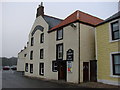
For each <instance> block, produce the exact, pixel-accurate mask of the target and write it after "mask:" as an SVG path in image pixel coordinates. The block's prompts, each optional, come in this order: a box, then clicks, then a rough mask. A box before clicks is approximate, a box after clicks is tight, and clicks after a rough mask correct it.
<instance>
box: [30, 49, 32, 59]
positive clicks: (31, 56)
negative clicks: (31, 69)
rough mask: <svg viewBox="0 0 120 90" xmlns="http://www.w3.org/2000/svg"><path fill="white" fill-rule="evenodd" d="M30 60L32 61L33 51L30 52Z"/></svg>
mask: <svg viewBox="0 0 120 90" xmlns="http://www.w3.org/2000/svg"><path fill="white" fill-rule="evenodd" d="M30 60H33V50H32V51H30Z"/></svg>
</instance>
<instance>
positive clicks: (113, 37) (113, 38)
mask: <svg viewBox="0 0 120 90" xmlns="http://www.w3.org/2000/svg"><path fill="white" fill-rule="evenodd" d="M115 23H118V25H119V22H118V21H116V22H113V23H111V32H112V40H118V39H120V37H119V36H118V38H115V36H114V33H115V32H117V33H119V29H118V30H116V31H113V24H115Z"/></svg>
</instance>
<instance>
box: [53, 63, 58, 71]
mask: <svg viewBox="0 0 120 90" xmlns="http://www.w3.org/2000/svg"><path fill="white" fill-rule="evenodd" d="M55 63H56V64H57V62H55V61H54V63H53V66H52V67H53V69H52V71H53V72H57V70H56V69H55V68H57V67H58V66H57V65H55Z"/></svg>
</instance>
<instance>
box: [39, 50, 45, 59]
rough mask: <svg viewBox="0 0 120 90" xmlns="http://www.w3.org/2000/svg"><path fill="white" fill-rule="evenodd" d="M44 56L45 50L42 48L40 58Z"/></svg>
mask: <svg viewBox="0 0 120 90" xmlns="http://www.w3.org/2000/svg"><path fill="white" fill-rule="evenodd" d="M43 57H44V50H43V49H40V59H43Z"/></svg>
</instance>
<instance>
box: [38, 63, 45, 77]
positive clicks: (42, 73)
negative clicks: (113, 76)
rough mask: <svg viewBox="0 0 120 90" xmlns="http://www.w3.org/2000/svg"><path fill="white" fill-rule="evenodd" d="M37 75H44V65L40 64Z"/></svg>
mask: <svg viewBox="0 0 120 90" xmlns="http://www.w3.org/2000/svg"><path fill="white" fill-rule="evenodd" d="M39 74H40V75H42V76H43V75H44V63H40V67H39Z"/></svg>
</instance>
